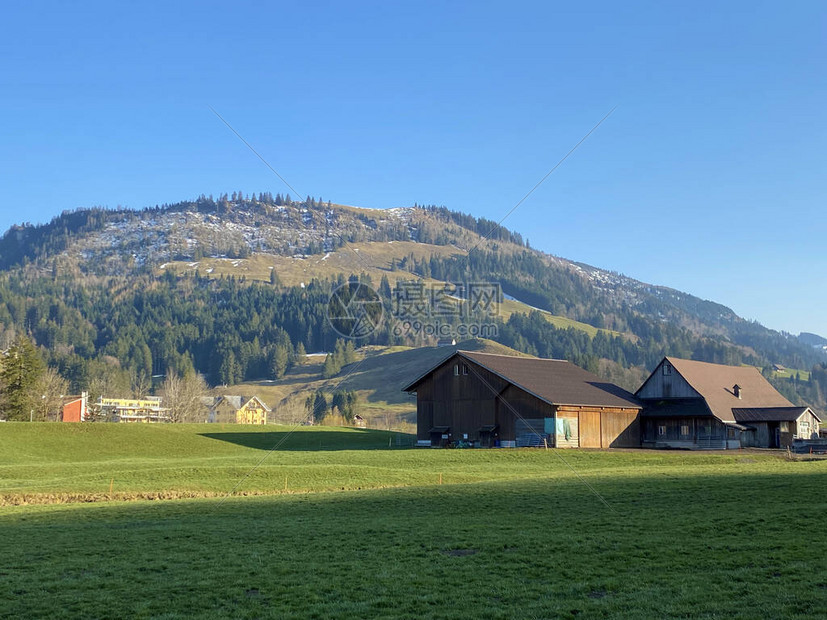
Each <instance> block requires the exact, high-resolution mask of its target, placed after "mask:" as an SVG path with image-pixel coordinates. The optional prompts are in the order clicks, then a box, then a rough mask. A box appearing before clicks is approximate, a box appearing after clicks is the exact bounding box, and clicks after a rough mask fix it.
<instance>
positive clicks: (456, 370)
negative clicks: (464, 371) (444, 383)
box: [454, 364, 459, 377]
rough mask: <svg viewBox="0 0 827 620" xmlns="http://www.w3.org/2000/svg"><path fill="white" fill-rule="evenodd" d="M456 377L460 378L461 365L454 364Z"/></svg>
mask: <svg viewBox="0 0 827 620" xmlns="http://www.w3.org/2000/svg"><path fill="white" fill-rule="evenodd" d="M454 376H455V377H459V364H454Z"/></svg>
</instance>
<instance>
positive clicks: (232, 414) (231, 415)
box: [201, 394, 272, 424]
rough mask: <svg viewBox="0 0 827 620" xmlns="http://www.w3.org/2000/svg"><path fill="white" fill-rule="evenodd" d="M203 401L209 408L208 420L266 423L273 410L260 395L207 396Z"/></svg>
mask: <svg viewBox="0 0 827 620" xmlns="http://www.w3.org/2000/svg"><path fill="white" fill-rule="evenodd" d="M201 402H202V403H203V404H204V406H205V407H206V408H207V422H221V423H233V422H235V423H236V424H266V423H267V414H268V413H269V412H270V411H272V410H271V409H270V407H268V406H267V405H266V404H265V403H264V401H263V400H261V399H260V398H259V397H258V396H235V395H230V394H225V395H223V396H205V397H204V398H202V399H201Z"/></svg>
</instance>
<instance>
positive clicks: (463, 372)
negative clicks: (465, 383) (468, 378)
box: [462, 364, 468, 375]
mask: <svg viewBox="0 0 827 620" xmlns="http://www.w3.org/2000/svg"><path fill="white" fill-rule="evenodd" d="M462 374H464V375H467V374H468V365H467V364H463V365H462Z"/></svg>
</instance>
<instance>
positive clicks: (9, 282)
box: [0, 192, 827, 389]
mask: <svg viewBox="0 0 827 620" xmlns="http://www.w3.org/2000/svg"><path fill="white" fill-rule="evenodd" d="M221 261H225V262H221ZM207 263H209V264H210V267H203V265H206V264H207ZM219 266H220V267H221V269H218V267H219ZM185 273H189V274H190V277H193V276H196V275H198V277H200V278H202V279H203V278H209V281H210V282H211V283H212V284H210V286H211V287H212V288H213V289H215V287H218V288H219V289H222V288H223V287H226V286H229V285H225V284H220V282H219V280H220V277H221V276H223V277H227V278H229V277H231V276H232V277H234V279H235V280H237V279H238V278H241V279H242V280H246V282H247V285H250V284H252V283H254V282H261V283H271V284H273V283H275V285H276V286H282V287H288V288H287V289H279V290H284V292H283V293H278V294H279V295H282V297H284V296H285V295H287V296H288V297H289V298H290V299H291V300H294V301H291V302H290V303H303V302H297V301H295V300H296V299H300V298H301V296H300V295H299V294H298V293H295V294H294V293H292V292H290V290H289V287H294V286H295V287H298V286H299V285H300V284H301V285H304V284H307V283H310V281H311V280H313V279H314V278H315V279H317V280H320V281H329V282H334V281H336V280H337V279H339V280H341V278H342V277H344V278H347V277H349V276H351V275H355V276H359V274H360V273H361V274H363V277H366V278H369V279H372V280H373V284H374V285H377V284H378V282H377V280H378V279H386V278H387V279H388V280H390V281H391V282H390V284H391V285H393V284H394V282H395V281H398V280H399V279H404V278H420V279H424V280H425V281H429V282H432V281H441V282H462V281H471V280H476V281H492V282H496V283H497V284H499V285H500V286H501V287H502V291H503V293H504V294H506V295H507V296H508V297H510V298H514V299H516V300H519V301H520V302H522V304H523V305H521V304H515V305H514V307H513V308H512V310H511V315H510V317H509V318H508V319H507V320H506V319H502V320H501V321H500V322H501V326H500V336H499V337H498V340H499V341H500V342H501V343H502V344H505V345H506V346H510V347H513V348H515V349H518V350H521V351H523V352H526V353H530V354H536V355H541V356H549V357H552V356H553V357H567V358H569V359H572V360H573V361H575V362H576V363H580V364H581V365H583V366H584V367H589V369H590V370H592V371H594V370H596V369H597V367H598V361H599V360H601V359H604V360H608V361H609V362H611V364H613V365H614V366H613V367H617V368H630V367H635V368H638V369H642V368H645V367H648V366H649V365H651V364H653V363H656V361H657V358H658V356H660V355H662V354H667V353H668V354H670V355H675V356H678V357H691V358H696V359H702V360H704V361H712V362H719V363H734V364H737V363H748V364H753V365H756V366H760V367H769V366H770V365H772V364H776V363H780V364H783V365H785V366H787V367H789V368H800V369H808V368H810V367H812V366H813V365H816V364H820V363H822V362H825V361H827V355H825V352H824V351H823V350H821V349H818V348H815V344H813V343H814V342H815V341H814V338H820V337H818V336H815V335H809V334H808V335H805V334H802V337H794V336H791V335H789V334H785V333H780V332H776V331H773V330H770V329H767V328H765V327H763V326H761V325H760V324H758V323H756V322H753V321H746V320H744V319H742V318H741V317H739V316H738V315H737V314H735V313H734V312H733V311H732V310H731V309H730V308H727V307H726V306H723V305H721V304H718V303H715V302H712V301H707V300H703V299H700V298H698V297H695V296H693V295H689V294H686V293H683V292H680V291H677V290H675V289H672V288H669V287H665V286H657V285H652V284H647V283H644V282H640V281H637V280H634V279H633V278H629V277H627V276H624V275H622V274H618V273H615V272H612V271H607V270H605V269H600V268H597V267H593V266H590V265H586V264H583V263H578V262H574V261H570V260H567V259H565V258H561V257H558V256H554V255H550V254H545V253H543V252H540V251H537V250H535V249H532V248H530V247H528V244H527V243H526V242H525V241H524V240H523V238H522V236H521V235H520V234H519V233H516V232H513V231H510V230H508V229H506V228H505V227H503V226H499V225H498V224H496V223H495V222H492V221H489V220H486V219H482V218H475V217H473V216H471V215H467V214H463V213H457V212H454V211H450V210H448V209H446V208H444V207H433V206H428V207H422V206H419V205H415V206H413V207H400V208H396V209H388V210H377V209H366V208H359V207H350V206H345V205H339V204H334V203H331V202H328V201H323V200H321V199H313V198H310V197H308V198H307V199H305V200H303V201H296V200H292V199H290V197H289V196H287V197H282V196H280V195H277V196H275V197H274V196H272V195H271V194H267V193H265V194H258V195H252V196H244V195H242V194H241V193H240V192H238V193H234V194H233V195H231V196H230V195H223V196H220V197H219V198H218V199H213V198H212V197H206V196H201V197H200V198H198V199H197V200H194V201H185V202H181V203H176V204H172V205H164V206H158V207H152V208H147V209H142V210H130V209H116V210H106V209H100V208H94V209H79V210H76V211H72V212H66V213H63V214H61V215H59V216H57V217H55V218H54V219H53V220H52V221H51V222H49V223H48V224H44V225H40V226H30V225H22V226H14V227H12V228H11V229H9V230H8V231H7V232H6V233H5V234H4V235H3V236H2V237H0V284H2V283H4V282H5V283H6V288H5V296H6V297H7V298H8V299H7V300H6V301H7V304H6V306H7V308H6V311H5V312H4V311H3V308H2V302H3V297H0V325H3V324H5V325H6V326H7V329H8V328H10V327H14V326H15V325H16V326H17V329H24V330H25V331H28V332H29V333H33V334H36V335H39V336H36V339H38V338H40V340H41V342H39V344H44V343H45V342H46V341H48V340H50V339H51V340H54V341H55V342H61V341H62V340H67V342H65V343H64V344H63V345H61V346H66V347H69V350H77V347H76V346H75V345H74V344H73V343H72V342H69V341H68V340H69V339H70V337H69V336H67V335H64V334H63V332H64V331H65V329H66V328H65V320H66V319H65V318H63V314H64V313H65V312H70V313H77V312H80V315H79V316H77V318H76V319H73V320H74V321H76V322H77V323H78V326H79V327H78V328H77V329H81V328H82V329H91V330H92V331H91V332H89V333H90V334H92V336H91V337H92V340H91V341H89V344H88V345H86V346H85V349H84V350H87V351H89V352H90V353H89V354H90V355H92V354H94V355H99V354H100V353H99V352H101V351H103V350H107V351H117V350H119V349H118V347H116V346H114V345H113V344H107V343H108V342H109V341H108V340H107V338H114V339H116V340H117V339H118V338H121V336H120V335H118V334H115V333H110V330H108V328H107V326H106V323H105V316H106V313H108V312H115V310H104V309H102V307H101V309H95V308H98V306H100V304H98V306H95V307H94V308H93V307H89V308H86V309H83V310H82V311H81V310H79V309H78V308H80V306H79V305H78V304H79V303H80V302H74V301H61V303H65V304H66V307H67V309H66V310H58V309H55V308H51V309H50V302H49V300H48V299H46V298H44V299H43V300H42V301H38V300H37V299H35V298H32V297H31V295H32V293H31V291H32V290H34V289H33V288H32V283H34V282H42V285H40V286H41V287H42V289H43V291H44V292H43V295H47V293H46V291H47V290H50V288H51V289H56V288H57V285H58V284H60V285H61V286H62V289H61V290H62V291H63V293H62V295H63V296H64V297H65V298H66V299H68V300H71V299H75V300H81V299H85V297H84V296H88V294H89V291H92V290H93V289H94V290H97V289H95V288H94V287H106V288H107V289H108V290H118V291H120V294H121V295H126V296H127V298H128V299H131V298H132V297H135V298H136V299H138V298H139V297H141V296H142V295H143V293H142V290H144V289H145V290H152V289H153V288H157V287H158V286H162V287H167V288H171V289H176V287H177V288H179V289H182V290H183V291H186V290H191V289H192V285H186V286H183V285H181V286H179V285H177V284H175V281H174V279H173V280H170V279H169V277H170V276H171V277H173V278H176V277H181V276H183V275H184V274H185ZM164 278H166V279H164ZM139 281H140V284H139V283H138V282H139ZM198 282H200V284H198V283H197V284H196V286H201V287H203V286H206V284H205V283H204V282H205V281H203V280H202V281H198ZM48 283H51V284H48ZM182 286H183V288H182ZM232 286H235V285H232ZM328 286H329V285H328ZM90 287H91V288H90ZM76 289H77V290H76ZM81 289H84V290H86V292H85V293H84V292H82V291H81ZM25 291H29V292H28V293H26V292H25ZM3 292H4V291H3V289H2V288H0V293H3ZM170 292H172V291H170ZM49 294H52V295H53V294H55V293H49ZM178 294H180V295H187V293H185V292H179V293H178ZM268 295H269V293H268ZM297 295H298V296H297ZM27 299H29V301H27ZM184 299H186V297H185V298H184ZM318 299H319V300H320V299H321V297H319V298H318ZM107 303H109V302H107ZM130 303H132V302H130ZM199 303H201V302H199ZM245 303H247V302H245ZM273 303H278V302H277V301H274V302H273ZM314 303H315V302H314ZM319 303H320V302H319ZM134 304H137V307H140V308H145V307H147V306H145V302H138V301H136V302H134ZM51 305H52V306H54V303H53V301H52V302H51ZM33 306H38V308H39V309H37V310H35V309H34V307H33ZM532 307H533V308H539V309H542V310H545V311H548V312H549V313H551V314H552V315H556V316H560V317H565V318H567V319H571V320H574V321H579V322H580V323H585V324H588V325H590V326H593V327H596V328H598V329H603V330H606V331H605V332H598V333H597V336H595V337H587V336H584V335H583V334H582V333H580V334H579V335H578V334H577V333H574V332H571V333H569V332H567V331H566V330H565V329H561V328H555V327H554V326H553V325H551V324H550V323H549V322H548V320H546V318H544V317H543V316H542V315H540V313H536V312H535V313H533V311H532ZM27 308H28V309H27ZM73 308H74V310H73ZM319 311H320V310H313V312H319ZM90 312H93V313H95V312H101V313H103V314H101V315H100V317H97V315H96V316H90V315H89V313H90ZM117 312H119V313H122V311H120V310H118V311H117ZM308 312H310V310H309V309H305V310H302V311H301V312H300V314H302V313H303V314H304V315H305V316H307V313H308ZM534 314H536V315H537V316H534ZM119 316H125V315H122V314H119ZM317 319H318V317H317ZM317 319H314V321H313V322H312V324H311V325H309V326H308V327H306V328H304V329H305V330H308V329H309V330H310V331H305V332H304V334H302V333H300V331H294V332H291V330H292V329H294V328H290V329H288V332H289V338H290V341H291V342H292V344H291V346H295V345H296V344H297V340H301V341H302V342H303V344H304V345H305V346H306V347H307V350H319V348H323V347H324V346H329V344H327V345H326V344H325V342H329V341H327V340H325V339H327V338H329V337H330V336H329V335H327V336H325V335H324V334H325V333H327V332H325V329H326V328H324V326H323V323H324V321H323V320H322V321H321V323H320V322H319V321H318V320H317ZM129 320H130V321H132V320H133V319H129ZM138 320H143V319H140V317H139V319H138ZM90 322H91V324H92V327H91V328H86V327H82V326H83V325H84V324H85V323H90ZM173 325H175V324H173ZM124 329H126V328H124ZM130 329H131V328H130ZM141 329H144V328H141ZM182 329H184V328H183V327H182ZM296 329H297V328H296ZM314 330H321V331H320V332H317V331H314ZM311 332H312V333H311ZM48 334H52V335H51V336H49V335H48ZM54 334H59V335H57V336H55V335H54ZM103 334H109V335H108V336H106V337H104V336H103ZM611 334H620V335H618V336H611ZM252 335H253V334H252V333H251V335H250V337H252ZM161 337H162V334H159V335H158V336H151V337H149V336H146V335H145V334H144V335H143V336H141V335H140V334H139V335H136V336H135V337H134V338H135V339H136V340H137V342H138V343H139V344H138V345H136V346H143V344H145V345H146V346H147V347H148V348H149V349H150V351H151V357H153V359H156V360H157V358H158V357H159V356H161V357H164V356H166V358H169V359H168V360H167V361H165V362H163V363H162V364H161V366H160V367H161V368H163V367H166V365H168V364H171V363H172V364H173V365H174V364H177V363H179V362H180V360H181V359H183V358H186V357H187V356H189V357H190V358H191V359H192V360H193V363H194V364H195V367H196V368H197V369H201V366H200V362H199V360H198V355H199V354H198V353H196V352H195V351H194V350H191V347H193V346H195V344H181V342H184V341H180V342H179V344H178V345H174V346H175V347H177V352H175V353H167V354H163V355H162V354H160V353H158V352H157V351H156V350H157V349H159V348H163V347H166V348H167V349H168V348H169V347H170V346H173V345H169V344H165V345H163V347H161V345H159V344H157V343H155V342H154V341H153V338H161ZM216 337H217V336H215V337H213V338H216ZM584 337H585V338H586V339H585V340H584V339H583V338H584ZM261 338H264V336H263V335H262V336H261ZM280 338H281V336H280ZM383 338H385V339H386V340H387V341H388V343H391V342H393V341H394V336H392V335H391V334H385V335H384V336H383ZM44 339H45V340H44ZM55 339H56V340H55ZM388 339H389V340H388ZM821 340H824V339H821ZM112 342H114V341H112ZM193 342H195V341H193ZM140 343H143V344H140ZM398 343H399V344H415V343H413V342H401V341H399V342H398ZM825 343H827V340H825ZM214 344H215V343H214ZM420 344H422V343H420ZM130 346H132V345H130ZM199 346H200V345H199ZM227 346H230V345H227ZM232 346H233V347H236V349H237V351H236V353H237V355H241V353H240V349H238V347H240V346H241V345H240V344H233V345H232ZM262 346H264V343H263V342H262ZM328 350H329V349H328ZM170 356H172V357H170ZM182 356H183V357H182ZM116 357H117V356H116ZM144 357H147V355H144ZM118 359H120V358H118ZM172 359H176V360H179V361H178V362H174V363H173V362H172V361H170V360H172ZM262 363H263V362H262ZM127 365H128V364H127ZM152 365H153V367H154V369H155V370H158V368H157V366H158V365H157V363H156V362H152ZM205 372H206V371H205ZM214 372H215V374H214V377H213V380H215V381H218V380H219V379H218V376H219V375H218V371H217V370H214ZM239 372H241V373H242V376H244V377H245V378H250V377H252V376H254V375H255V372H258V371H255V372H254V371H250V372H246V371H243V370H242V371H239ZM640 372H642V371H641V370H638V371H636V373H638V374H639V373H640ZM245 373H246V374H245ZM251 373H252V374H251ZM248 375H249V376H248ZM794 387H795V386H793V388H794ZM793 388H791V389H793Z"/></svg>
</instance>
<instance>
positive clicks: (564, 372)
mask: <svg viewBox="0 0 827 620" xmlns="http://www.w3.org/2000/svg"><path fill="white" fill-rule="evenodd" d="M455 355H456V356H459V357H461V358H464V359H466V360H469V361H471V362H473V363H475V364H478V365H480V366H482V367H483V368H485V369H486V370H488V371H490V372H492V373H494V374H495V375H497V376H499V377H501V378H502V379H504V380H505V381H508V382H509V383H511V384H513V385H515V386H517V387H518V388H520V389H522V390H524V391H525V392H528V393H529V394H532V395H534V396H536V397H537V398H539V399H540V400H543V401H545V402H547V403H549V404H550V405H582V406H593V407H625V408H635V409H640V408H641V404H640V402H639V401H638V400H637V399H636V398H635V397H634V396H633V395H632V394H631V393H629V392H627V391H626V390H624V389H623V388H621V387H619V386H617V385H615V384H613V383H610V382H608V381H604V380H603V379H601V378H600V377H598V376H597V375H594V374H592V373H590V372H588V371H587V370H583V369H582V368H580V367H579V366H575V365H574V364H572V363H571V362H567V361H565V360H552V359H542V358H539V357H516V356H512V355H498V354H494V353H477V352H471V351H457V352H456V353H455V354H452V355H450V356H448V357H447V358H445V359H443V360H442V361H440V362H439V363H438V364H436V365H435V366H433V367H432V368H431V369H429V370H428V371H427V372H426V373H423V374H422V375H421V376H420V377H419V378H418V379H416V380H415V381H414V382H413V383H411V384H410V385H408V386H407V387H406V388H404V391H405V392H415V391H416V386H417V385H418V384H419V382H420V381H422V379H424V378H425V377H426V376H428V375H429V374H431V373H432V372H433V371H434V370H436V369H437V368H439V367H440V366H442V365H443V364H445V363H446V362H447V361H448V360H450V359H452V358H453V357H454V356H455Z"/></svg>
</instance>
